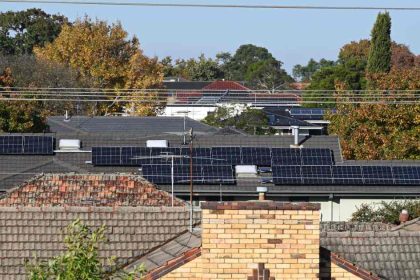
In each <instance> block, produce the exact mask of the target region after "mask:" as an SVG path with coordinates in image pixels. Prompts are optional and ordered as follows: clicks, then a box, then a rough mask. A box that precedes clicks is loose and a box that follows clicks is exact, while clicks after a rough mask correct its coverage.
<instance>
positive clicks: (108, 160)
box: [92, 147, 121, 166]
mask: <svg viewBox="0 0 420 280" xmlns="http://www.w3.org/2000/svg"><path fill="white" fill-rule="evenodd" d="M92 164H93V165H95V166H120V165H121V147H92Z"/></svg>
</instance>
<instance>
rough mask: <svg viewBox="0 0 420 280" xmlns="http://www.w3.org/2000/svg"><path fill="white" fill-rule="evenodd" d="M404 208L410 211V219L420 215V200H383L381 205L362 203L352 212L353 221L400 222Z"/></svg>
mask: <svg viewBox="0 0 420 280" xmlns="http://www.w3.org/2000/svg"><path fill="white" fill-rule="evenodd" d="M402 210H407V211H408V214H409V218H410V219H415V218H417V217H420V200H405V201H391V202H386V201H382V202H381V203H380V204H379V205H369V204H362V205H361V206H360V207H358V208H357V211H356V212H354V213H353V214H352V217H351V221H353V222H368V223H372V222H380V223H387V224H399V223H400V222H399V216H400V213H401V211H402Z"/></svg>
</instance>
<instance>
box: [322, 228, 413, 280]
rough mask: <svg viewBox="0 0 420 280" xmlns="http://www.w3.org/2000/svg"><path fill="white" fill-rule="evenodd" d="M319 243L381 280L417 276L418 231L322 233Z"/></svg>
mask: <svg viewBox="0 0 420 280" xmlns="http://www.w3.org/2000/svg"><path fill="white" fill-rule="evenodd" d="M321 246H322V247H324V248H325V249H327V250H329V251H331V252H334V253H335V254H336V255H337V256H340V257H341V258H344V259H346V260H348V261H349V262H351V263H353V264H354V265H356V266H358V267H360V268H363V269H364V270H367V271H370V272H373V273H375V274H376V275H378V276H379V277H380V278H384V279H407V280H408V279H413V280H414V279H420V269H419V263H420V232H419V231H416V232H409V231H393V232H392V231H384V232H372V231H367V232H322V233H321Z"/></svg>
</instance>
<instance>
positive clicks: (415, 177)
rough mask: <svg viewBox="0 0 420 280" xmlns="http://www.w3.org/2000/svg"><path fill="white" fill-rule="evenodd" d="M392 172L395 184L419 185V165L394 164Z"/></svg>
mask: <svg viewBox="0 0 420 280" xmlns="http://www.w3.org/2000/svg"><path fill="white" fill-rule="evenodd" d="M392 173H393V175H394V182H395V184H396V185H417V186H420V166H394V167H392Z"/></svg>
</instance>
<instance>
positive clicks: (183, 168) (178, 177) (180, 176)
mask: <svg viewBox="0 0 420 280" xmlns="http://www.w3.org/2000/svg"><path fill="white" fill-rule="evenodd" d="M192 179H193V182H194V184H202V183H203V172H202V167H201V166H200V165H193V170H192ZM190 180H191V174H190V166H189V165H174V182H175V184H182V185H187V184H189V183H190Z"/></svg>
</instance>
